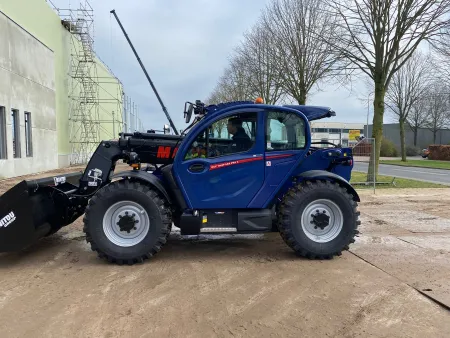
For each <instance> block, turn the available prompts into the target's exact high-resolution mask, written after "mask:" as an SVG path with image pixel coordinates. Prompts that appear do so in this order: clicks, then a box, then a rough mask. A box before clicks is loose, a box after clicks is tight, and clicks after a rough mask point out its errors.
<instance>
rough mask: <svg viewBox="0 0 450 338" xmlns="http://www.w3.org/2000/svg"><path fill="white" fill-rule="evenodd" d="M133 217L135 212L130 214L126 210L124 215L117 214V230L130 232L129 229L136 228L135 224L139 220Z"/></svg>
mask: <svg viewBox="0 0 450 338" xmlns="http://www.w3.org/2000/svg"><path fill="white" fill-rule="evenodd" d="M135 217H136V214H135V213H133V214H131V216H130V215H129V212H128V211H125V213H124V215H122V214H119V221H118V222H117V225H118V226H119V230H120V231H126V232H127V233H130V232H131V230H137V227H136V224H137V223H139V220H137V219H135Z"/></svg>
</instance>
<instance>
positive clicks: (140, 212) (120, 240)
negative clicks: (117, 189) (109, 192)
mask: <svg viewBox="0 0 450 338" xmlns="http://www.w3.org/2000/svg"><path fill="white" fill-rule="evenodd" d="M133 215H134V216H133ZM126 216H127V217H132V219H133V220H134V222H135V223H134V227H133V229H130V230H128V231H127V230H121V227H120V225H119V222H120V220H121V219H122V218H123V217H126ZM128 219H129V218H128ZM149 230H150V218H149V216H148V213H147V211H145V209H144V208H143V207H142V206H141V205H140V204H138V203H135V202H132V201H121V202H117V203H115V204H113V205H112V206H111V207H110V208H109V209H108V210H107V211H106V213H105V215H104V216H103V231H104V233H105V235H106V237H107V238H108V239H109V240H110V241H111V242H112V243H114V244H115V245H118V246H121V247H130V246H133V245H136V244H138V243H140V242H141V241H142V240H143V239H144V238H145V236H147V234H148V231H149Z"/></svg>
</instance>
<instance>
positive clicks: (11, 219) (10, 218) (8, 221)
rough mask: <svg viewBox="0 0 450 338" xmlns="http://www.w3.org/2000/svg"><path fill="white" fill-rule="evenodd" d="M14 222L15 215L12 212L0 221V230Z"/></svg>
mask: <svg viewBox="0 0 450 338" xmlns="http://www.w3.org/2000/svg"><path fill="white" fill-rule="evenodd" d="M15 220H16V215H14V212H12V211H11V212H10V213H9V214H8V215H6V216H5V217H3V218H2V219H0V228H6V227H7V226H8V225H10V224H11V223H12V222H14V221H15Z"/></svg>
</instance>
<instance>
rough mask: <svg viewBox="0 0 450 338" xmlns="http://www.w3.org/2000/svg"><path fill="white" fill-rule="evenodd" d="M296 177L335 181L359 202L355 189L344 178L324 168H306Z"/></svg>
mask: <svg viewBox="0 0 450 338" xmlns="http://www.w3.org/2000/svg"><path fill="white" fill-rule="evenodd" d="M296 177H298V178H300V179H302V180H304V179H321V178H322V179H328V180H332V181H335V182H339V184H341V185H342V186H344V187H345V188H347V190H348V192H349V193H351V194H352V195H353V200H354V201H356V202H360V201H361V200H360V198H359V195H358V193H357V192H356V190H355V189H354V188H353V187H352V186H351V184H350V183H349V182H348V181H347V180H346V179H344V178H342V177H341V176H339V175H336V174H334V173H330V172H329V171H326V170H308V171H305V172H302V173H300V174H298V175H297V176H296Z"/></svg>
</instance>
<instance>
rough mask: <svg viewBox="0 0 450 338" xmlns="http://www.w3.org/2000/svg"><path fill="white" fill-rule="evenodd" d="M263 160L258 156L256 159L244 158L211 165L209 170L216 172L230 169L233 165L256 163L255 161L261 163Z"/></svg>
mask: <svg viewBox="0 0 450 338" xmlns="http://www.w3.org/2000/svg"><path fill="white" fill-rule="evenodd" d="M262 159H263V157H262V156H256V157H250V158H244V159H242V160H236V161H228V162H221V163H216V164H211V165H210V166H209V170H216V169H221V168H225V167H230V166H232V165H237V164H242V163H248V162H254V161H260V160H262Z"/></svg>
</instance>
